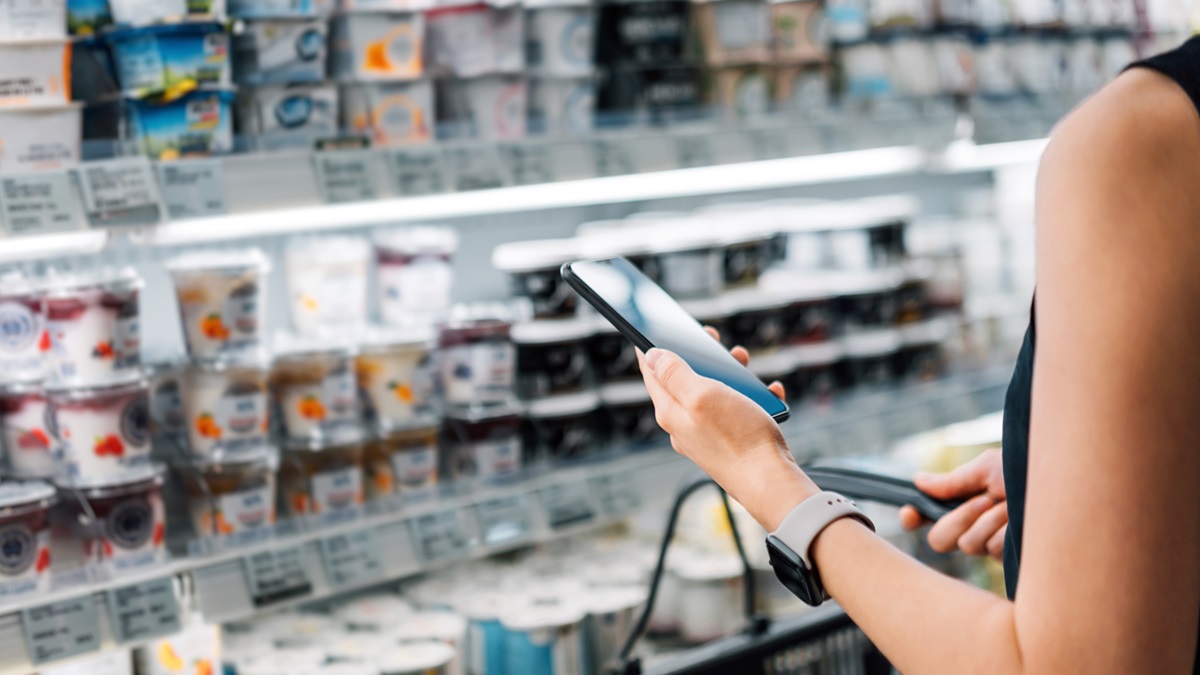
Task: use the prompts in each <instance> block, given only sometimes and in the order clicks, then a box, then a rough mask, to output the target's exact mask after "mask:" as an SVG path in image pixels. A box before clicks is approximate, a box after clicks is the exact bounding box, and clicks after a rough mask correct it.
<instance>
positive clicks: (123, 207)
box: [75, 157, 163, 227]
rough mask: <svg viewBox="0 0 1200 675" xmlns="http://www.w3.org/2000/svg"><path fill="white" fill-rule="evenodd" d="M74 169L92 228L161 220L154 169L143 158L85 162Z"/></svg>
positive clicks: (153, 222) (132, 224)
mask: <svg viewBox="0 0 1200 675" xmlns="http://www.w3.org/2000/svg"><path fill="white" fill-rule="evenodd" d="M75 171H76V175H77V176H78V177H79V192H80V195H81V196H82V197H83V210H84V211H86V212H87V216H88V220H89V221H90V222H91V224H92V227H119V226H137V225H155V224H157V223H158V222H159V221H161V220H162V215H163V209H162V202H161V200H160V199H159V194H158V184H157V182H156V180H155V177H154V168H153V167H152V166H151V165H150V160H148V159H146V158H145V157H127V158H125V159H110V160H107V161H103V162H88V163H86V164H84V165H83V166H81V167H80V168H78V169H76V170H75Z"/></svg>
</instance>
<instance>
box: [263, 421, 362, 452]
mask: <svg viewBox="0 0 1200 675" xmlns="http://www.w3.org/2000/svg"><path fill="white" fill-rule="evenodd" d="M366 438H367V434H366V432H364V431H363V429H362V426H361V425H359V424H357V423H354V424H347V425H346V426H345V428H342V429H335V430H333V431H331V432H329V433H328V435H327V436H325V437H323V438H288V439H285V440H284V442H283V448H284V450H287V451H288V452H324V451H326V450H331V451H332V450H344V449H347V448H352V447H354V446H358V445H362V444H363V442H364V441H365V440H366Z"/></svg>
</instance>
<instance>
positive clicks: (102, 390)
mask: <svg viewBox="0 0 1200 675" xmlns="http://www.w3.org/2000/svg"><path fill="white" fill-rule="evenodd" d="M149 388H150V381H149V380H147V379H146V378H144V377H142V373H141V371H139V370H132V371H130V372H128V373H124V374H122V375H120V376H117V378H116V379H113V380H111V381H108V382H100V383H97V384H80V385H75V384H71V383H69V382H47V383H46V387H45V391H46V394H47V396H52V397H53V398H54V399H56V400H58V401H84V400H87V399H90V398H95V397H97V396H111V395H113V394H120V393H124V392H125V390H129V391H136V390H138V389H149Z"/></svg>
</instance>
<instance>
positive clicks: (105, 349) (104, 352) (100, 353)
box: [92, 341, 113, 359]
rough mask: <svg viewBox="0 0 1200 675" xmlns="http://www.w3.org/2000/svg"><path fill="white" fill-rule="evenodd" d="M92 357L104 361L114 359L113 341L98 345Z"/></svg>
mask: <svg viewBox="0 0 1200 675" xmlns="http://www.w3.org/2000/svg"><path fill="white" fill-rule="evenodd" d="M92 356H96V357H99V358H102V359H111V358H112V357H113V346H112V341H109V342H100V343H97V344H96V348H95V349H94V350H92Z"/></svg>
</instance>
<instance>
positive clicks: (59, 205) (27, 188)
mask: <svg viewBox="0 0 1200 675" xmlns="http://www.w3.org/2000/svg"><path fill="white" fill-rule="evenodd" d="M0 226H3V228H4V231H5V232H7V233H8V234H14V235H19V234H46V233H48V232H62V231H65V230H73V229H75V227H76V225H75V199H74V197H73V196H72V194H71V177H70V176H69V175H67V172H66V171H53V172H47V173H38V174H29V175H22V176H4V177H2V178H0Z"/></svg>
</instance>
